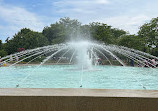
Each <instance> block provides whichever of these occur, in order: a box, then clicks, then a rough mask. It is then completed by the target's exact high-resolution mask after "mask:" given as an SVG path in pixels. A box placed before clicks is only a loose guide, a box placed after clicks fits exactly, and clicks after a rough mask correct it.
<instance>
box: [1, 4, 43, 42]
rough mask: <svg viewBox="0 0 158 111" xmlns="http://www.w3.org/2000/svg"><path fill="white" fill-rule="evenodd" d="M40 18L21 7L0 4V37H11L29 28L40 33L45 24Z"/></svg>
mask: <svg viewBox="0 0 158 111" xmlns="http://www.w3.org/2000/svg"><path fill="white" fill-rule="evenodd" d="M40 18H41V17H39V16H37V15H36V14H34V13H32V12H29V11H27V10H26V9H24V8H22V7H16V6H12V5H7V4H3V3H2V4H0V20H1V24H0V28H1V31H0V36H9V35H10V36H12V35H14V34H15V33H17V32H18V31H19V30H20V29H21V28H30V29H32V30H35V31H42V29H43V27H44V26H45V24H44V23H43V22H42V20H41V19H40ZM0 39H1V38H0ZM2 39H3V38H2ZM3 41H4V40H3Z"/></svg>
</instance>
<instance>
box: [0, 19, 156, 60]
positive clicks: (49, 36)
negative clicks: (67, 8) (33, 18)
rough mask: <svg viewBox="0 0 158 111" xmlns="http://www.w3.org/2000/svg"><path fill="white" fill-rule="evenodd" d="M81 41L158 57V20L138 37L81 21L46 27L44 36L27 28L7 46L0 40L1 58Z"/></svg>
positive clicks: (68, 20)
mask: <svg viewBox="0 0 158 111" xmlns="http://www.w3.org/2000/svg"><path fill="white" fill-rule="evenodd" d="M79 38H82V39H91V40H96V41H100V42H102V43H105V44H115V45H121V46H126V47H129V48H133V49H137V50H140V51H143V52H147V53H150V54H152V55H155V56H158V17H157V18H153V19H152V20H151V21H150V22H149V23H145V24H144V25H142V26H141V27H140V28H139V31H138V33H137V34H136V35H130V34H129V33H128V32H126V31H124V30H120V29H117V28H113V27H112V26H109V25H107V24H104V23H98V22H93V23H90V24H88V25H82V24H81V23H80V22H79V21H78V20H74V19H73V20H72V19H70V18H61V19H60V20H59V21H58V22H56V23H54V24H51V25H50V26H47V27H44V29H43V31H42V32H35V31H33V30H30V29H28V28H23V29H21V30H20V31H19V32H18V33H16V34H15V35H14V36H13V37H12V38H11V39H9V38H7V39H6V42H5V43H2V41H1V40H0V56H2V57H3V56H6V55H9V54H12V53H15V52H17V51H18V49H19V48H24V49H25V50H26V49H33V48H37V47H42V46H46V45H51V44H57V43H63V42H67V41H70V40H71V39H72V40H78V39H79Z"/></svg>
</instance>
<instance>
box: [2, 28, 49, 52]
mask: <svg viewBox="0 0 158 111" xmlns="http://www.w3.org/2000/svg"><path fill="white" fill-rule="evenodd" d="M47 44H48V40H47V38H46V37H45V36H43V35H42V34H41V33H39V32H34V31H31V30H30V29H27V28H24V29H21V31H20V32H18V33H17V34H15V35H14V36H13V38H12V39H11V40H9V41H8V43H7V44H6V47H5V49H6V51H7V52H8V54H12V53H14V52H17V50H18V48H25V49H33V48H36V47H41V46H45V45H47Z"/></svg>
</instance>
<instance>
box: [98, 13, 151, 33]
mask: <svg viewBox="0 0 158 111" xmlns="http://www.w3.org/2000/svg"><path fill="white" fill-rule="evenodd" d="M150 19H151V18H150V17H148V16H146V15H135V16H128V15H127V16H116V17H111V18H105V19H103V20H100V22H104V23H107V24H108V25H111V26H113V27H116V28H120V29H124V30H126V31H129V32H130V33H131V34H136V33H137V32H138V29H139V27H140V26H141V25H143V24H144V23H145V22H146V21H149V20H150Z"/></svg>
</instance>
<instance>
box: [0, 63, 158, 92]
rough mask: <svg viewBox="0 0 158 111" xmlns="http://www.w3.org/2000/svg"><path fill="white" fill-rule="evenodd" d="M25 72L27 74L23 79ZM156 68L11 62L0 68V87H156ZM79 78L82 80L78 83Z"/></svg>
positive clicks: (157, 87) (157, 88)
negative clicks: (32, 64)
mask: <svg viewBox="0 0 158 111" xmlns="http://www.w3.org/2000/svg"><path fill="white" fill-rule="evenodd" d="M28 74H31V76H29V77H28V78H27V79H26V80H25V81H21V80H23V79H24V78H25V77H26V76H27V75H28ZM157 79H158V69H156V68H155V69H153V68H139V67H122V66H107V65H103V66H93V70H89V71H88V70H86V69H85V70H83V71H81V70H76V66H74V65H43V66H41V67H40V68H39V67H38V66H14V67H10V68H9V69H8V68H7V67H3V68H1V69H0V87H1V88H14V87H15V85H16V84H19V85H20V86H19V87H20V88H79V87H80V84H82V88H94V89H143V86H145V87H146V89H149V90H150V89H151V90H158V80H157ZM81 82H82V83H81Z"/></svg>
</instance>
